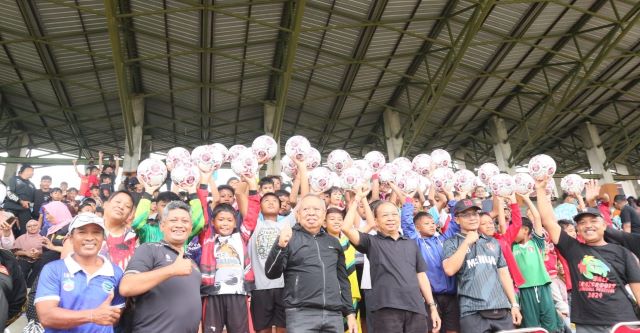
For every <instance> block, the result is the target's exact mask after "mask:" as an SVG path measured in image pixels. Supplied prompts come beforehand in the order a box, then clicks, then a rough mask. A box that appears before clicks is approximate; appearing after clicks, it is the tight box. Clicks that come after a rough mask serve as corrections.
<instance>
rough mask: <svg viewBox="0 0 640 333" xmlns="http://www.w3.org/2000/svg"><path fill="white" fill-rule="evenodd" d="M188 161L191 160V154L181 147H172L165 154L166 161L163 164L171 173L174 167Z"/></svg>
mask: <svg viewBox="0 0 640 333" xmlns="http://www.w3.org/2000/svg"><path fill="white" fill-rule="evenodd" d="M189 160H191V154H190V153H189V151H188V150H186V149H184V148H182V147H174V148H171V149H169V151H168V152H167V159H166V162H165V163H166V164H167V169H168V170H169V171H171V170H173V168H175V167H176V165H178V164H180V163H182V162H186V161H189Z"/></svg>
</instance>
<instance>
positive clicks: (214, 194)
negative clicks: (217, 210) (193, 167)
mask: <svg viewBox="0 0 640 333" xmlns="http://www.w3.org/2000/svg"><path fill="white" fill-rule="evenodd" d="M200 183H202V180H200ZM207 184H208V185H209V191H211V201H213V207H215V206H217V205H218V203H220V192H218V185H217V184H216V180H215V179H213V177H209V179H208V180H207Z"/></svg>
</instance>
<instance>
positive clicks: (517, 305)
mask: <svg viewBox="0 0 640 333" xmlns="http://www.w3.org/2000/svg"><path fill="white" fill-rule="evenodd" d="M511 308H512V309H513V308H518V309H520V304H518V303H511Z"/></svg>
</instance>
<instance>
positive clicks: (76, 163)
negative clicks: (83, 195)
mask: <svg viewBox="0 0 640 333" xmlns="http://www.w3.org/2000/svg"><path fill="white" fill-rule="evenodd" d="M71 163H72V164H73V169H74V170H75V171H76V174H77V175H78V177H80V178H82V177H84V174H83V173H82V172H80V169H78V160H73V161H71Z"/></svg>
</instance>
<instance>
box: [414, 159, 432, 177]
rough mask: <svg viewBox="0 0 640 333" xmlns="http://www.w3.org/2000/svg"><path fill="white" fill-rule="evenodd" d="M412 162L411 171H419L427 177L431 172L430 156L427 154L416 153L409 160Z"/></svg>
mask: <svg viewBox="0 0 640 333" xmlns="http://www.w3.org/2000/svg"><path fill="white" fill-rule="evenodd" d="M411 163H412V164H413V171H415V172H417V173H419V174H420V175H421V176H424V177H429V174H431V163H432V160H431V156H429V155H427V154H418V155H416V157H414V158H413V161H411Z"/></svg>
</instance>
